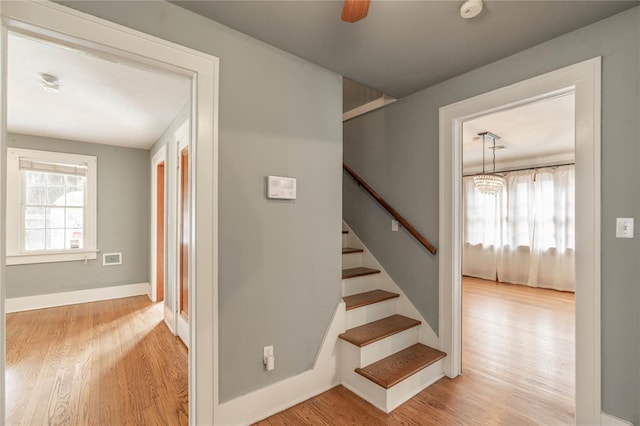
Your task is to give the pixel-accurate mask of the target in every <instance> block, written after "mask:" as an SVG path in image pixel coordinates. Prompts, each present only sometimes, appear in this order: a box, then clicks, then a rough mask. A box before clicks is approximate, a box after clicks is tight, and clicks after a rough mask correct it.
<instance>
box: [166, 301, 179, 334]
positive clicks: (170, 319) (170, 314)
mask: <svg viewBox="0 0 640 426" xmlns="http://www.w3.org/2000/svg"><path fill="white" fill-rule="evenodd" d="M164 323H165V324H167V327H168V328H169V330H170V331H171V334H173V335H174V336H176V331H175V330H174V329H173V312H172V311H171V308H169V307H168V306H167V304H166V303H165V304H164Z"/></svg>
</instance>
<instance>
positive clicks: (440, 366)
mask: <svg viewBox="0 0 640 426" xmlns="http://www.w3.org/2000/svg"><path fill="white" fill-rule="evenodd" d="M443 371H444V361H443V360H442V359H441V360H438V361H436V362H434V363H433V364H431V365H430V366H428V367H427V368H425V369H422V370H420V371H419V372H417V373H416V374H414V375H412V376H409V377H407V378H406V379H405V380H403V381H401V382H400V383H398V384H397V385H395V386H393V387H391V388H389V389H386V391H387V406H386V409H385V412H387V413H390V412H391V411H393V410H395V409H396V408H398V407H399V406H400V405H401V404H404V403H405V402H407V401H408V400H409V399H411V398H413V397H414V396H415V395H417V394H418V393H420V392H422V391H423V390H424V389H426V388H428V387H429V386H431V385H432V384H433V383H435V382H437V381H438V380H440V379H441V378H442V377H444V373H443ZM356 374H357V373H356ZM358 375H359V374H358ZM363 378H364V377H363ZM380 389H384V388H382V387H380Z"/></svg>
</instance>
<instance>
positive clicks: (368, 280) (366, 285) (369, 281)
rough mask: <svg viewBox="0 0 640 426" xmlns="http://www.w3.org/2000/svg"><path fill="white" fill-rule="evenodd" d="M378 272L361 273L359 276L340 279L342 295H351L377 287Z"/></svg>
mask: <svg viewBox="0 0 640 426" xmlns="http://www.w3.org/2000/svg"><path fill="white" fill-rule="evenodd" d="M379 278H380V274H370V275H363V276H361V277H355V278H347V279H344V280H342V295H343V296H351V295H354V294H358V293H364V292H365V291H371V290H375V289H377V288H378V286H377V284H378V280H379Z"/></svg>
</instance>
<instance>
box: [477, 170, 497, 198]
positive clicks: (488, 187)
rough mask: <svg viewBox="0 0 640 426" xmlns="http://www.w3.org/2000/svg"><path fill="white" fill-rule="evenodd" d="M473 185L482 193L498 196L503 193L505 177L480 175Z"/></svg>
mask: <svg viewBox="0 0 640 426" xmlns="http://www.w3.org/2000/svg"><path fill="white" fill-rule="evenodd" d="M473 183H474V184H475V185H476V188H478V190H479V191H480V192H482V193H484V194H491V195H496V194H498V193H500V191H502V187H503V186H504V177H503V176H500V175H495V174H480V175H475V176H474V177H473Z"/></svg>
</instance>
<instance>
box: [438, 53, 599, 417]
mask: <svg viewBox="0 0 640 426" xmlns="http://www.w3.org/2000/svg"><path fill="white" fill-rule="evenodd" d="M600 86H601V58H599V57H598V58H594V59H591V60H588V61H584V62H581V63H578V64H576V65H572V66H569V67H566V68H562V69H559V70H556V71H552V72H550V73H547V74H544V75H541V76H538V77H534V78H531V79H529V80H525V81H522V82H519V83H515V84H512V85H510V86H507V87H504V88H501V89H496V90H494V91H492V92H489V93H486V94H484V95H479V96H476V97H474V98H471V99H467V100H464V101H461V102H458V103H456V104H452V105H449V106H445V107H442V108H441V109H440V145H439V147H440V162H439V164H440V191H439V193H440V214H439V217H440V219H439V220H440V238H439V240H440V259H439V287H440V291H439V294H440V321H439V324H440V330H439V331H440V333H439V335H440V340H441V346H442V350H444V351H446V352H447V354H448V356H447V360H446V362H445V374H446V375H447V376H449V377H456V376H457V375H459V374H460V373H461V306H460V298H461V297H460V295H461V282H460V281H461V280H460V271H461V267H462V265H461V252H462V250H461V245H462V221H461V216H460V211H461V208H460V205H461V203H462V196H461V189H462V182H461V177H462V147H461V133H462V123H463V122H464V121H467V120H470V119H472V118H474V117H478V116H482V115H486V114H488V113H490V112H492V111H496V110H501V109H504V108H505V107H516V106H518V105H522V104H527V103H531V102H533V101H536V100H540V99H543V98H545V97H548V96H549V94H550V93H563V92H566V91H567V90H574V91H575V94H576V102H575V128H576V129H579V130H580V131H576V141H575V147H576V188H575V192H576V212H577V214H576V264H575V267H576V286H577V291H576V331H575V335H576V336H580V339H576V345H575V354H576V369H575V380H576V382H575V383H576V384H575V389H576V392H575V401H576V423H577V424H596V423H599V422H600V415H601V414H600V413H601V398H600V393H601V375H600V369H601V366H600V345H601V342H600V285H601V283H600V261H601V259H600V232H601V221H600V108H601V106H600V105H601V104H600Z"/></svg>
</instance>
